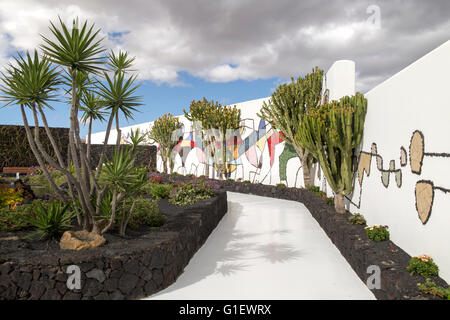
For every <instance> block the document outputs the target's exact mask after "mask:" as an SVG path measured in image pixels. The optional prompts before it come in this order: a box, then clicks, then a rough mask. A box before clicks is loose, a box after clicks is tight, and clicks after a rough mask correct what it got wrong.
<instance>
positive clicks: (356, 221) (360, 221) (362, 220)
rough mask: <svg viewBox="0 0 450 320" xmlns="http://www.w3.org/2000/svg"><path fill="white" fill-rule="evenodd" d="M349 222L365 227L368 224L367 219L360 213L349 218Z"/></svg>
mask: <svg viewBox="0 0 450 320" xmlns="http://www.w3.org/2000/svg"><path fill="white" fill-rule="evenodd" d="M348 221H349V222H350V223H351V224H360V225H365V224H366V219H365V218H364V216H363V215H362V214H360V213H355V214H352V215H351V216H350V217H349V218H348Z"/></svg>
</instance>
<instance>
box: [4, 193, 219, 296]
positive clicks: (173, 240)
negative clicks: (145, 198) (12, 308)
mask: <svg viewBox="0 0 450 320" xmlns="http://www.w3.org/2000/svg"><path fill="white" fill-rule="evenodd" d="M159 207H160V212H161V213H162V214H164V215H165V216H166V217H167V221H166V223H165V224H164V225H163V226H162V227H160V228H159V229H157V230H154V231H149V230H148V229H147V230H146V229H143V228H140V229H138V230H134V231H131V230H130V231H128V232H127V237H124V238H122V237H119V236H118V235H115V234H114V233H110V234H106V235H105V238H106V239H107V243H106V244H105V245H103V246H101V247H98V248H93V249H88V250H81V251H67V250H64V251H63V250H60V249H59V246H58V243H57V242H56V241H54V242H52V241H50V242H48V243H47V242H46V243H44V242H39V243H36V242H31V241H25V240H20V238H19V237H18V236H21V235H23V233H1V234H0V299H77V300H78V299H136V298H143V297H146V296H149V295H151V294H154V293H156V292H158V291H160V290H162V289H164V288H166V287H167V286H169V285H170V284H172V283H173V282H175V280H176V279H177V277H178V276H179V275H180V274H181V273H182V272H183V269H184V267H185V266H186V265H187V264H188V262H189V260H190V259H191V258H192V256H193V255H194V253H195V252H196V251H197V250H198V249H199V248H200V247H201V246H202V244H203V243H204V242H205V241H206V239H207V238H208V236H209V234H210V233H211V232H212V231H213V230H214V228H215V227H216V226H217V224H218V223H219V221H220V220H221V218H222V217H223V215H224V214H225V213H226V212H227V198H226V192H223V191H218V192H217V194H216V196H215V197H213V198H210V199H204V200H199V201H198V202H197V203H195V204H194V205H191V206H183V207H180V206H176V205H173V204H171V203H169V202H168V201H167V200H164V199H163V200H160V202H159ZM70 265H76V266H79V267H80V269H81V289H74V290H69V289H68V287H67V285H66V282H67V280H68V277H69V274H67V273H66V271H67V267H68V266H70Z"/></svg>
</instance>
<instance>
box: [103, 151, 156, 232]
mask: <svg viewBox="0 0 450 320" xmlns="http://www.w3.org/2000/svg"><path fill="white" fill-rule="evenodd" d="M134 161H135V156H134V155H133V154H132V150H129V149H122V150H120V151H119V152H117V150H116V151H115V153H114V156H113V160H112V161H111V162H107V163H105V166H104V169H103V170H104V174H105V175H104V179H103V181H101V183H102V185H103V188H102V192H101V193H100V195H101V196H103V194H104V192H106V191H110V192H111V193H112V197H111V202H110V206H111V215H110V219H109V222H108V224H107V225H106V226H105V227H103V229H102V231H101V233H105V232H106V231H108V230H109V228H111V226H112V225H113V224H114V221H115V219H116V215H117V212H118V211H120V210H118V208H119V207H120V205H121V202H126V201H127V198H130V199H133V198H134V200H132V201H133V203H134V202H135V201H136V197H137V196H139V195H140V194H141V193H142V192H143V189H144V188H145V186H146V185H147V183H148V180H147V172H146V169H145V168H139V167H135V166H134ZM101 201H102V198H101V197H100V198H98V199H97V203H100V202H101ZM122 205H123V203H122ZM97 207H99V205H97ZM133 210H134V206H133V205H132V206H131V207H130V210H129V211H122V219H121V221H122V223H121V225H120V231H119V233H120V235H122V236H124V235H125V230H126V227H127V224H128V221H129V219H130V217H131V216H132V215H133Z"/></svg>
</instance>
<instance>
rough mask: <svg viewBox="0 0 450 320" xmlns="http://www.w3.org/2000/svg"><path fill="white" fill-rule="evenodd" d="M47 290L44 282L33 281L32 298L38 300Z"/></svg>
mask: <svg viewBox="0 0 450 320" xmlns="http://www.w3.org/2000/svg"><path fill="white" fill-rule="evenodd" d="M44 292H45V287H44V284H43V283H41V282H33V283H32V284H31V288H30V293H31V299H33V300H38V299H39V298H40V297H41V296H42V295H43V294H44Z"/></svg>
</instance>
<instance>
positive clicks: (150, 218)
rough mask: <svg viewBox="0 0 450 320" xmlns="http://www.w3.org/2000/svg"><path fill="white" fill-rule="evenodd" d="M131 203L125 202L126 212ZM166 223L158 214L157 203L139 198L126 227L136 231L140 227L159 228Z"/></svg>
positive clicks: (161, 215) (164, 217) (162, 216)
mask: <svg viewBox="0 0 450 320" xmlns="http://www.w3.org/2000/svg"><path fill="white" fill-rule="evenodd" d="M130 206H131V201H127V203H126V208H125V209H126V210H130ZM165 222H166V216H164V215H163V214H161V213H160V212H159V206H158V202H157V201H155V200H153V199H146V198H139V199H137V200H136V203H135V205H134V211H133V214H132V215H131V218H130V221H129V223H128V225H129V226H130V228H131V229H137V228H138V227H139V226H140V225H146V226H149V227H160V226H162V225H163V224H164V223H165Z"/></svg>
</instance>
